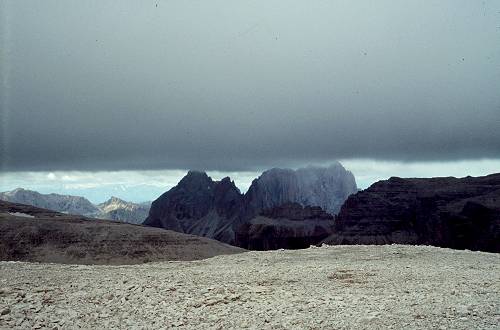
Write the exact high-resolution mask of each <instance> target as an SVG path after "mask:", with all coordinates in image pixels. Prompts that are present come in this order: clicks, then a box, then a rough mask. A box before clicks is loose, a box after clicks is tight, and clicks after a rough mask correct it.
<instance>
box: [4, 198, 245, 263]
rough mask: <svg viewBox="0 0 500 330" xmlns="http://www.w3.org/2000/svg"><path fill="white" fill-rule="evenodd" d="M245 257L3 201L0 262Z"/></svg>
mask: <svg viewBox="0 0 500 330" xmlns="http://www.w3.org/2000/svg"><path fill="white" fill-rule="evenodd" d="M243 251H244V250H242V249H239V248H236V247H233V246H229V245H226V244H223V243H221V242H218V241H215V240H211V239H207V238H203V237H198V236H192V235H186V234H181V233H176V232H173V231H169V230H164V229H159V228H151V227H145V226H140V225H133V224H126V223H120V222H115V221H106V220H100V219H90V218H86V217H83V216H77V215H69V214H63V213H58V212H54V211H50V210H46V209H41V208H37V207H33V206H29V205H23V204H16V203H10V202H5V201H0V260H19V261H32V262H57V263H76V264H135V263H144V262H148V261H162V260H197V259H203V258H209V257H213V256H215V255H220V254H232V253H239V252H243Z"/></svg>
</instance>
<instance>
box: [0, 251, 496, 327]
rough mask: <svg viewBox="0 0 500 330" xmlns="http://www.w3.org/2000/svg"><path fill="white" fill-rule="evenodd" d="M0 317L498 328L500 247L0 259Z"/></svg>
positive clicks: (23, 321)
mask: <svg viewBox="0 0 500 330" xmlns="http://www.w3.org/2000/svg"><path fill="white" fill-rule="evenodd" d="M0 314H1V316H0V327H1V328H23V329H26V328H32V327H34V328H51V329H55V328H57V329H67V328H78V327H80V328H94V329H100V328H145V329H153V328H171V327H181V328H198V329H207V328H212V329H216V328H218V329H227V328H247V327H248V328H255V329H262V328H265V329H284V328H286V329H304V328H307V329H323V328H324V329H361V328H365V329H368V328H369V329H387V328H392V329H401V328H416V329H498V328H499V327H500V255H499V254H491V253H482V252H470V251H454V250H449V249H440V248H434V247H413V246H400V245H392V246H335V247H334V246H329V247H322V248H310V249H307V250H295V251H273V252H247V253H242V254H235V255H227V256H217V257H213V258H210V259H206V260H202V261H190V262H186V261H175V262H159V263H150V264H144V265H127V266H86V265H61V264H37V263H24V262H1V263H0Z"/></svg>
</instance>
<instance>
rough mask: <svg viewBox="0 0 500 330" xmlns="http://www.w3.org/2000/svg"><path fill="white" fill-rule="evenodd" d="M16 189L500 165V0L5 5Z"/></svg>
mask: <svg viewBox="0 0 500 330" xmlns="http://www.w3.org/2000/svg"><path fill="white" fill-rule="evenodd" d="M0 20H1V21H0V29H1V30H0V42H1V43H0V44H1V45H2V47H0V73H1V74H0V78H1V82H0V83H1V85H0V106H1V111H0V116H1V117H0V120H1V125H0V129H1V132H0V138H1V143H0V157H1V158H0V170H1V173H0V190H10V189H13V188H15V187H17V186H22V187H26V188H31V189H35V190H40V191H43V192H60V193H74V194H80V195H85V196H86V197H88V198H90V199H92V200H95V201H102V200H103V199H105V198H106V196H110V195H111V194H114V195H118V196H119V197H120V196H121V197H125V198H128V199H131V200H135V201H140V200H149V199H154V196H157V195H159V194H160V193H161V192H163V191H165V190H166V189H169V188H170V187H172V186H173V185H175V183H176V182H177V181H178V179H180V178H181V177H182V175H184V173H185V171H186V170H188V169H198V170H206V171H208V172H209V173H210V174H211V175H213V176H214V177H215V178H218V177H223V176H226V175H229V176H231V177H232V178H233V179H234V180H235V181H236V183H237V184H238V185H239V187H240V189H242V190H246V188H248V185H249V184H250V182H251V180H252V179H253V178H255V177H256V176H258V175H259V173H260V172H261V171H263V170H265V169H267V168H271V167H290V168H297V167H300V166H305V165H308V164H329V163H331V162H333V161H334V160H341V162H342V163H343V164H344V165H345V167H346V168H347V169H349V170H352V171H353V173H354V174H355V176H356V179H357V181H358V185H359V186H360V187H362V188H365V187H367V186H369V185H370V184H371V183H373V182H375V181H377V180H380V179H385V178H388V177H390V176H403V177H429V176H448V175H453V176H466V175H484V174H488V173H493V172H500V93H499V92H498V91H499V89H500V2H499V1H461V0H440V1H431V0H429V1H426V2H421V1H413V0H408V1H397V0H391V1H389V0H380V1H376V2H374V1H368V0H366V1H361V0H358V1H336V0H328V1H313V2H311V1H303V0H302V1H296V0H288V1H285V0H279V1H278V0H275V1H272V0H271V1H269V0H255V1H230V0H213V1H191V0H187V1H186V0H183V1H180V0H179V1H167V0H156V1H120V2H116V1H90V0H89V1H51V0H45V1H23V0H16V1H13V0H4V1H2V2H0Z"/></svg>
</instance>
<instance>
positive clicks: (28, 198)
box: [0, 188, 151, 224]
mask: <svg viewBox="0 0 500 330" xmlns="http://www.w3.org/2000/svg"><path fill="white" fill-rule="evenodd" d="M0 199H1V200H4V201H7V202H11V203H20V204H26V205H31V206H35V207H39V208H44V209H48V210H52V211H56V212H62V213H67V214H76V215H83V216H87V217H94V218H100V219H108V220H117V221H122V222H129V223H137V224H138V223H142V222H143V221H144V219H146V217H147V215H148V212H149V207H150V205H151V203H150V202H145V203H140V204H138V203H132V202H127V201H124V200H122V199H119V198H117V197H111V198H110V199H109V200H107V201H106V202H104V203H101V204H98V205H95V204H92V203H91V202H90V201H89V200H88V199H86V198H85V197H81V196H72V195H60V194H54V193H52V194H41V193H39V192H37V191H33V190H28V189H23V188H17V189H14V190H12V191H6V192H2V193H0Z"/></svg>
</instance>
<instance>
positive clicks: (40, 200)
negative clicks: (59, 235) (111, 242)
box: [0, 188, 100, 215]
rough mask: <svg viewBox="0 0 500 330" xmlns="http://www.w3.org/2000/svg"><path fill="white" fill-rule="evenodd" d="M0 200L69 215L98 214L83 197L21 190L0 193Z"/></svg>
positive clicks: (95, 208)
mask: <svg viewBox="0 0 500 330" xmlns="http://www.w3.org/2000/svg"><path fill="white" fill-rule="evenodd" d="M0 199H1V200H4V201H7V202H12V203H20V204H26V205H32V206H35V207H40V208H44V209H48V210H53V211H57V212H63V213H69V214H79V215H96V214H98V213H99V212H100V211H99V208H98V207H97V206H95V205H94V204H92V203H91V202H90V201H89V200H88V199H86V198H84V197H80V196H70V195H59V194H40V193H39V192H36V191H32V190H26V189H23V188H17V189H15V190H12V191H7V192H3V193H0Z"/></svg>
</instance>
